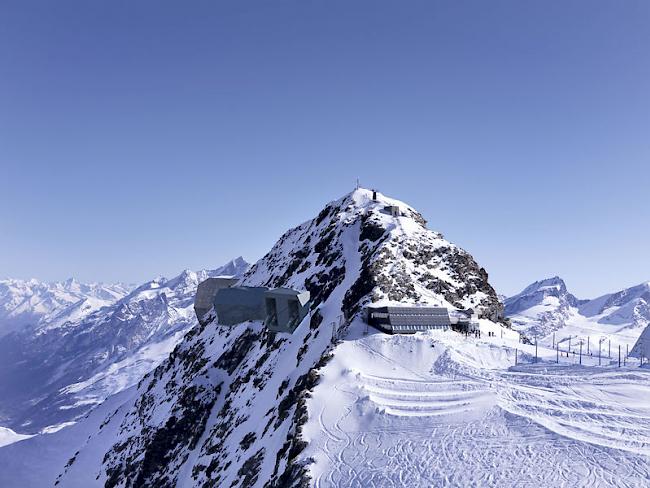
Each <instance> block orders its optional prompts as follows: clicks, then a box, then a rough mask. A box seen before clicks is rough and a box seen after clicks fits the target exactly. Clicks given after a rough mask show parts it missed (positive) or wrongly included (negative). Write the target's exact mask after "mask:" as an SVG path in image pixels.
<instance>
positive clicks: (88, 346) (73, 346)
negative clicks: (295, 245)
mask: <svg viewBox="0 0 650 488" xmlns="http://www.w3.org/2000/svg"><path fill="white" fill-rule="evenodd" d="M248 266H249V265H248V263H246V262H245V261H244V260H243V259H242V258H238V259H236V260H233V261H231V262H229V263H227V264H226V265H224V266H222V267H220V268H218V269H216V270H212V271H199V272H192V271H184V272H183V273H181V274H180V275H178V276H177V277H175V278H172V279H165V278H156V279H154V280H152V281H149V282H147V283H145V284H143V285H141V286H139V287H137V288H135V289H134V290H133V291H131V292H130V293H129V294H128V295H126V296H123V297H117V298H119V299H118V300H113V301H112V302H111V303H110V304H108V305H105V306H103V307H102V308H100V309H98V310H95V311H92V312H89V313H81V314H79V315H75V313H76V312H74V311H76V310H78V309H79V302H72V303H71V304H69V305H68V306H67V307H64V306H63V305H61V308H60V309H58V310H56V311H54V309H52V311H51V312H50V313H48V314H43V315H42V316H41V318H40V320H39V321H38V326H37V327H23V328H21V329H20V330H17V331H15V332H13V333H10V334H7V335H5V336H4V337H2V338H0V414H1V423H2V425H3V426H6V427H9V428H11V429H13V430H14V431H17V432H20V433H32V434H33V433H37V432H39V431H41V430H43V429H45V430H46V431H51V430H55V429H57V428H60V427H62V426H65V425H69V423H70V422H73V421H75V420H77V419H78V418H80V417H82V416H83V415H85V414H86V412H88V410H89V409H91V408H92V407H94V406H95V405H97V404H99V403H101V402H102V401H103V400H104V399H105V398H106V397H108V396H110V395H112V394H115V393H117V392H119V391H121V390H123V389H125V388H128V387H130V386H131V385H133V384H135V383H137V382H138V381H139V380H140V379H141V378H142V376H144V375H145V374H146V373H147V372H149V371H150V370H151V369H153V368H154V367H155V366H156V365H157V364H158V363H160V362H161V361H162V360H164V359H165V358H166V357H167V356H168V354H169V352H170V351H171V350H172V349H173V348H174V347H175V345H176V344H177V343H178V342H179V341H180V340H181V339H182V337H183V335H184V334H185V333H186V332H187V331H188V330H189V329H190V328H191V327H193V326H194V325H195V324H196V323H197V321H196V318H195V316H194V312H193V307H192V303H193V298H194V294H195V292H196V288H197V285H198V283H199V282H200V281H202V280H204V279H205V278H207V277H210V276H219V275H234V276H241V275H242V274H243V273H244V272H245V271H246V269H247V268H248ZM66 283H67V284H66V288H65V290H68V291H66V293H68V294H71V292H70V291H69V290H71V289H72V290H74V289H78V290H80V292H83V293H85V292H86V291H87V290H88V287H85V286H84V285H78V284H76V285H75V283H74V282H66ZM55 290H57V292H58V290H59V289H58V288H55ZM91 290H92V288H91ZM43 294H44V293H43ZM95 294H96V295H97V296H100V297H102V296H104V295H102V294H100V290H96V292H95ZM56 296H57V297H60V296H68V295H63V293H61V294H57V295H56ZM111 296H112V295H111ZM105 298H106V299H107V298H108V295H106V296H105ZM84 300H86V301H87V300H88V298H86V299H84ZM60 301H61V303H62V302H63V299H61V300H60ZM70 301H72V300H70ZM106 301H108V300H106ZM84 303H85V301H84ZM71 309H72V310H73V311H71ZM64 316H65V317H66V320H61V317H64Z"/></svg>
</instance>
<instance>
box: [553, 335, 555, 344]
mask: <svg viewBox="0 0 650 488" xmlns="http://www.w3.org/2000/svg"><path fill="white" fill-rule="evenodd" d="M553 347H555V332H553Z"/></svg>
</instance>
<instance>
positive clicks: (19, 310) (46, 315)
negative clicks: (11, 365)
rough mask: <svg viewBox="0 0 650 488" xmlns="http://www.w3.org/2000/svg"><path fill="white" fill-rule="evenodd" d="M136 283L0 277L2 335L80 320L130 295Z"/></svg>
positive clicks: (0, 329)
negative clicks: (2, 278) (55, 280)
mask: <svg viewBox="0 0 650 488" xmlns="http://www.w3.org/2000/svg"><path fill="white" fill-rule="evenodd" d="M131 289H133V286H129V285H124V284H122V283H117V284H108V285H107V284H103V283H79V282H78V281H76V280H75V279H73V278H71V279H69V280H67V281H59V282H51V283H45V282H42V281H38V280H34V279H32V280H11V279H9V280H0V336H3V335H5V334H7V333H9V332H12V331H14V330H20V329H22V328H24V327H29V328H31V329H33V330H36V329H42V328H52V327H58V326H60V325H62V324H64V323H66V322H78V321H80V320H81V319H83V318H84V317H86V316H87V315H90V314H91V313H92V312H94V311H96V310H99V309H100V308H102V307H105V306H107V305H110V304H111V303H114V302H115V301H116V300H119V299H120V298H123V297H124V296H126V295H127V294H128V293H129V291H131Z"/></svg>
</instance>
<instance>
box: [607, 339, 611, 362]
mask: <svg viewBox="0 0 650 488" xmlns="http://www.w3.org/2000/svg"><path fill="white" fill-rule="evenodd" d="M607 357H608V358H609V359H612V340H611V339H609V344H608V346H607Z"/></svg>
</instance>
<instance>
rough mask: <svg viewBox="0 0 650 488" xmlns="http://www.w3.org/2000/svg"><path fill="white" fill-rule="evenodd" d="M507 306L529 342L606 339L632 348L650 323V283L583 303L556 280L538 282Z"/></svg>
mask: <svg viewBox="0 0 650 488" xmlns="http://www.w3.org/2000/svg"><path fill="white" fill-rule="evenodd" d="M504 304H505V314H506V316H507V317H508V318H510V320H511V321H512V324H513V327H514V328H515V329H517V330H519V331H520V332H522V333H523V334H525V335H526V336H528V337H529V338H530V339H532V338H535V337H536V338H537V339H538V340H540V341H543V342H549V341H552V335H553V333H555V334H556V338H564V337H568V336H575V337H577V338H578V339H585V338H587V337H594V338H595V337H607V338H609V339H613V340H614V341H615V342H616V343H617V344H618V343H620V344H624V345H629V346H630V347H632V345H633V344H634V342H635V341H636V338H638V336H639V334H640V333H641V330H642V329H643V328H644V327H646V326H647V325H648V324H649V323H650V282H646V283H641V284H640V285H637V286H633V287H631V288H626V289H624V290H621V291H618V292H615V293H608V294H607V295H603V296H601V297H598V298H594V299H591V300H583V299H578V298H576V297H575V296H574V295H573V294H571V293H570V292H569V291H568V290H567V287H566V284H565V283H564V281H563V280H562V279H561V278H559V277H557V276H555V277H553V278H548V279H545V280H541V281H536V282H535V283H533V284H531V285H530V286H528V287H526V288H525V289H524V290H523V291H522V292H521V293H519V294H517V295H515V296H512V297H509V298H506V299H505V301H504Z"/></svg>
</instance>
